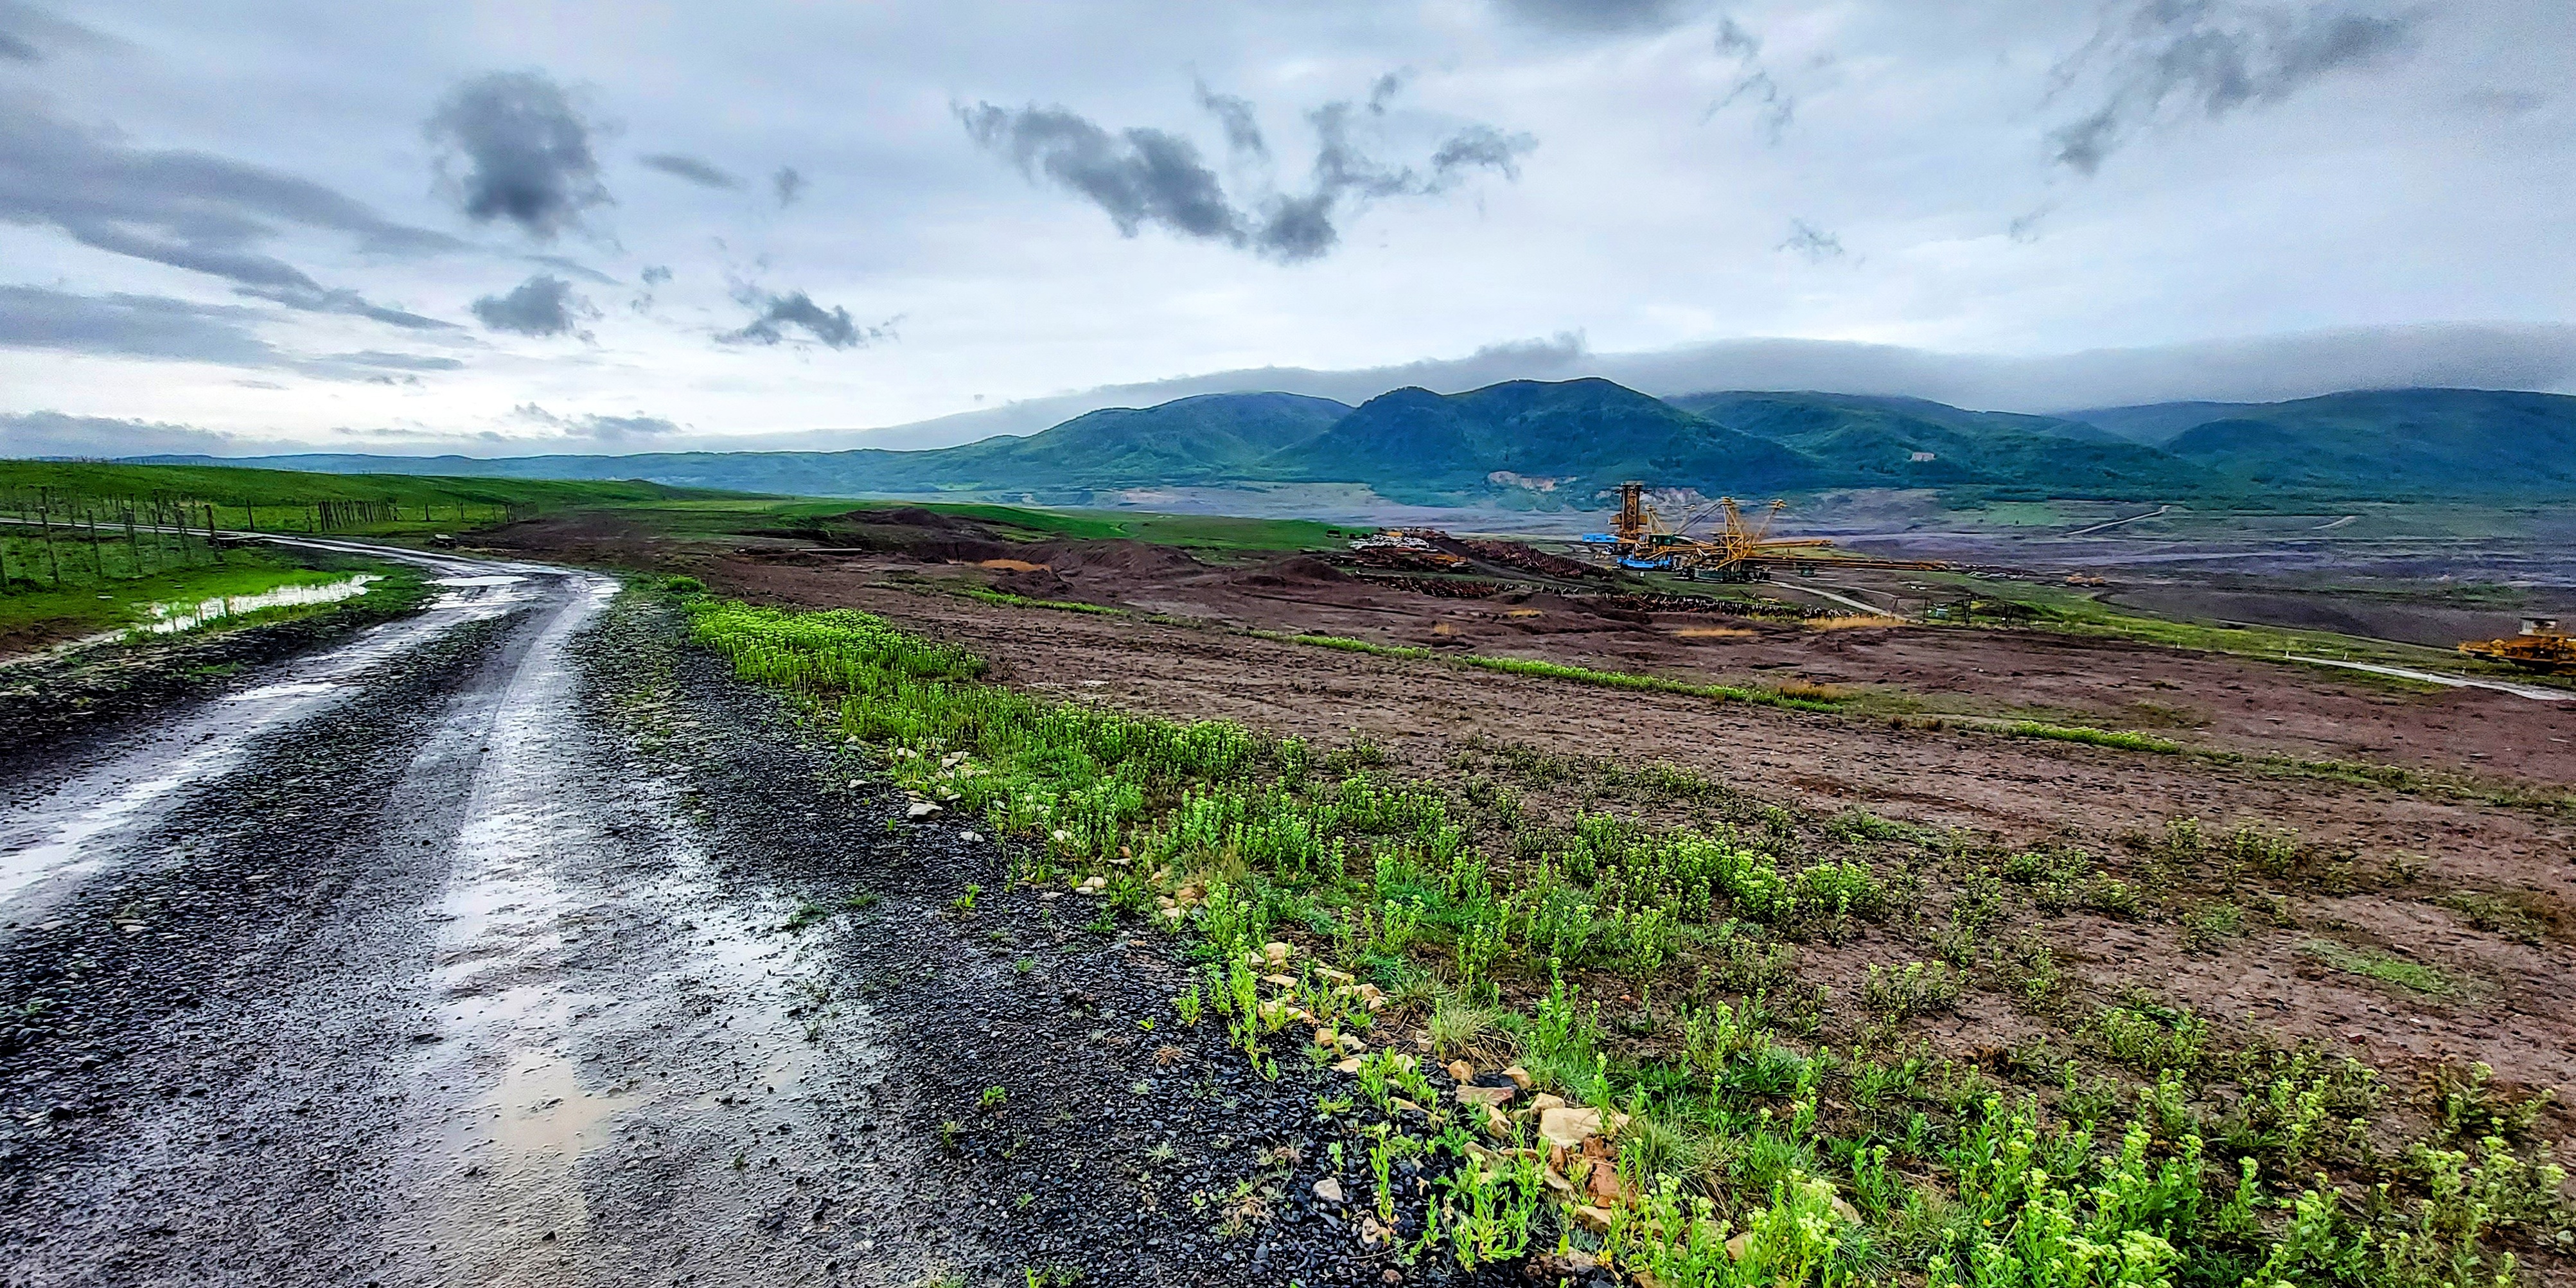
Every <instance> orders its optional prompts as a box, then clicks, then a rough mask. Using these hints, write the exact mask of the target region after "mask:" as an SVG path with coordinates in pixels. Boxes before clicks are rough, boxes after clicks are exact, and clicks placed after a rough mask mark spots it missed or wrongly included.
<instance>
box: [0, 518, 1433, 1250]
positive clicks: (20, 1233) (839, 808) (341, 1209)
mask: <svg viewBox="0 0 2576 1288" xmlns="http://www.w3.org/2000/svg"><path fill="white" fill-rule="evenodd" d="M369 553H374V554H378V555H380V556H383V557H408V558H414V559H416V560H423V561H426V562H428V563H430V564H431V565H432V566H433V568H434V569H435V571H436V572H437V573H438V574H439V576H440V577H441V580H442V587H443V591H444V594H443V595H442V596H441V597H440V598H439V599H438V600H437V601H436V603H435V605H434V606H432V607H431V608H429V609H428V610H426V611H424V612H422V613H420V614H417V615H415V616H413V617H410V618H406V619H402V620H397V621H393V622H389V623H386V624H383V625H379V626H375V627H370V628H368V629H366V630H364V631H362V632H360V633H359V634H357V635H355V636H354V637H351V638H348V639H346V640H343V641H341V642H339V643H336V644H333V645H331V646H328V647H326V648H323V649H320V650H318V651H313V652H307V653H304V654H302V655H301V656H297V657H293V658H290V659H287V660H285V661H282V662H277V663H273V664H269V665H265V666H262V667H256V668H251V669H249V670H246V671H245V672H244V673H243V674H242V675H240V676H238V677H236V679H235V681H234V682H233V683H232V684H231V686H230V687H229V688H228V689H225V690H222V691H220V692H218V693H216V694H214V695H212V696H210V697H206V698H203V699H201V700H197V701H194V702H193V703H191V704H188V705H183V706H180V707H177V708H174V709H171V710H168V711H166V712H163V713H162V714H161V715H160V717H159V718H157V719H154V720H147V721H142V722H139V723H138V722H136V721H133V720H126V721H124V722H122V723H121V724H119V725H116V726H114V727H110V728H103V729H100V730H97V731H94V733H93V734H92V735H89V736H87V737H85V738H83V739H76V740H70V741H67V742H65V743H64V744H63V745H62V746H60V747H58V748H52V749H49V750H47V751H46V752H45V753H44V754H43V755H41V756H33V757H31V756H27V755H24V754H20V755H18V756H17V757H16V760H17V762H18V763H19V764H20V765H21V766H22V767H21V768H20V769H18V770H16V771H14V772H13V773H12V774H11V775H9V776H8V778H7V781H6V783H5V785H0V1114H5V1118H0V1283H5V1284H8V1285H38V1284H45V1285H53V1284H84V1285H86V1284H177V1283H186V1284H207V1283H257V1284H306V1283H314V1284H320V1283H330V1284H382V1285H410V1284H478V1285H480V1284H567V1283H617V1284H632V1283H654V1284H661V1283H670V1284H680V1283H690V1284H732V1283H744V1284H750V1283H760V1284H798V1283H818V1284H819V1283H850V1284H873V1285H916V1284H945V1283H956V1284H961V1285H962V1284H970V1283H971V1284H986V1283H991V1284H1004V1283H1007V1284H1011V1285H1014V1286H1016V1288H1024V1285H1025V1284H1026V1283H1029V1282H1049V1283H1071V1282H1074V1281H1075V1280H1074V1278H1073V1276H1075V1275H1079V1276H1080V1281H1081V1282H1084V1283H1151V1284H1230V1283H1286V1282H1291V1281H1295V1282H1300V1283H1304V1284H1309V1285H1321V1284H1328V1283H1348V1284H1357V1283H1369V1284H1380V1283H1387V1282H1395V1281H1398V1280H1403V1281H1416V1282H1418V1281H1422V1280H1424V1279H1425V1277H1426V1272H1425V1271H1424V1270H1423V1269H1421V1268H1418V1267H1415V1268H1399V1267H1398V1265H1397V1264H1396V1262H1395V1261H1394V1260H1393V1259H1392V1254H1391V1253H1390V1252H1389V1251H1388V1250H1386V1249H1385V1248H1384V1247H1383V1246H1380V1247H1379V1248H1376V1249H1374V1250H1372V1249H1369V1248H1366V1247H1363V1246H1362V1245H1361V1244H1360V1243H1359V1242H1358V1241H1357V1240H1356V1239H1355V1238H1354V1236H1353V1230H1354V1226H1353V1224H1352V1221H1353V1220H1354V1219H1355V1218H1354V1216H1353V1214H1351V1213H1350V1212H1349V1210H1348V1209H1345V1208H1344V1207H1343V1206H1342V1205H1341V1204H1339V1203H1325V1202H1323V1201H1321V1200H1319V1199H1317V1198H1316V1197H1314V1184H1315V1182H1316V1181H1317V1180H1319V1179H1321V1178H1322V1177H1323V1176H1325V1175H1328V1174H1335V1173H1338V1174H1339V1175H1340V1176H1341V1178H1342V1184H1343V1186H1344V1188H1345V1190H1346V1191H1347V1192H1350V1193H1353V1194H1357V1193H1359V1192H1361V1191H1362V1189H1363V1187H1364V1184H1365V1182H1364V1175H1365V1164H1364V1162H1363V1159H1364V1156H1365V1149H1364V1147H1363V1146H1361V1145H1360V1144H1359V1143H1358V1142H1356V1141H1354V1142H1350V1145H1351V1148H1349V1149H1347V1150H1343V1149H1334V1150H1329V1151H1328V1150H1327V1149H1326V1148H1325V1146H1326V1144H1327V1142H1326V1141H1324V1140H1323V1139H1321V1137H1320V1135H1319V1130H1318V1127H1317V1123H1316V1115H1315V1103H1316V1091H1317V1088H1318V1087H1320V1086H1323V1085H1325V1083H1324V1082H1323V1079H1326V1078H1329V1077H1330V1076H1331V1075H1329V1074H1327V1073H1324V1072H1323V1071H1321V1070H1319V1069H1313V1068H1297V1069H1292V1070H1291V1071H1289V1072H1288V1074H1287V1075H1286V1076H1284V1077H1282V1078H1281V1079H1279V1080H1278V1081H1276V1082H1268V1081H1264V1080H1262V1079H1260V1078H1258V1077H1256V1076H1254V1075H1252V1074H1251V1073H1249V1072H1248V1070H1247V1068H1246V1066H1245V1065H1244V1062H1243V1061H1241V1060H1240V1058H1229V1057H1227V1056H1226V1054H1225V1053H1224V1050H1223V1047H1224V1042H1223V1036H1222V1034H1221V1033H1220V1032H1217V1031H1216V1030H1217V1029H1219V1028H1221V1026H1210V1025H1202V1026H1200V1031H1196V1032H1193V1031H1186V1030H1185V1031H1181V1032H1172V1031H1171V1023H1170V1020H1169V1018H1168V1017H1169V1014H1170V1001H1169V999H1170V998H1171V996H1172V995H1173V994H1174V993H1175V992H1177V991H1179V989H1180V987H1181V985H1182V982H1183V981H1184V980H1185V979H1186V972H1187V970H1188V969H1189V968H1188V966H1187V964H1186V963H1185V962H1183V961H1181V960H1179V959H1178V958H1177V956H1176V955H1175V949H1174V948H1173V947H1172V945H1171V941H1169V940H1167V939H1164V938H1163V937H1161V936H1151V937H1150V940H1151V942H1148V939H1149V937H1145V936H1143V935H1142V934H1141V932H1138V931H1134V930H1131V929H1129V928H1127V927H1125V926H1123V925H1122V924H1121V923H1119V922H1117V921H1116V920H1115V919H1114V918H1111V917H1109V916H1107V915H1105V914H1100V910H1099V909H1097V908H1095V907H1092V906H1090V905H1087V904H1084V906H1081V907H1079V908H1077V907H1076V906H1075V905H1077V904H1083V901H1082V900H1080V899H1076V898H1064V897H1063V896H1062V895H1061V894H1060V892H1039V891H1031V890H1027V889H1025V888H1019V889H1006V886H1007V884H1008V883H1007V882H1006V881H1005V880H1004V874H1005V872H1006V871H1007V868H1006V865H1005V862H1004V859H1003V856H1002V853H1001V851H1000V850H999V849H998V847H997V846H996V845H995V843H994V842H992V841H991V840H989V839H987V838H984V837H981V836H978V835H976V834H975V833H974V832H973V831H972V830H971V829H972V826H973V825H972V823H971V821H969V822H966V823H963V824H961V823H960V822H959V821H957V820H951V819H932V820H926V821H913V820H910V819H908V818H907V817H906V804H907V802H905V801H904V800H903V799H901V798H900V797H898V796H895V795H893V794H891V793H890V792H889V791H888V790H887V789H886V788H884V787H883V786H882V785H880V784H879V783H878V782H877V781H876V779H875V778H874V777H873V776H872V775H870V774H869V773H868V771H867V770H866V768H865V766H864V763H863V762H862V761H860V760H859V759H857V758H856V757H855V755H854V754H853V753H852V750H851V749H849V748H847V747H844V746H840V745H836V744H835V743H834V742H833V740H830V739H818V738H817V737H816V736H814V735H813V733H812V732H811V731H810V730H808V729H806V728H805V727H803V726H801V725H799V724H798V723H797V722H796V721H795V720H794V719H793V718H792V717H791V716H789V715H788V714H787V713H786V712H785V711H784V710H783V709H782V708H781V705H780V704H779V703H778V702H777V701H776V700H775V699H773V698H771V697H770V696H768V695H766V694H762V693H759V692H757V691H754V690H752V689H750V688H749V687H748V686H744V685H741V684H739V683H736V682H735V681H733V680H732V679H731V678H730V677H729V676H728V675H726V674H725V673H724V672H723V670H722V668H721V667H720V666H718V665H717V664H716V663H715V662H714V661H713V660H712V659H710V658H708V657H706V656H705V655H704V654H701V653H698V652H696V651H694V650H691V649H689V648H687V647H686V646H685V645H684V644H683V643H682V642H681V639H680V631H679V628H678V623H677V621H676V620H675V615H674V614H673V612H672V611H671V610H670V609H669V608H667V607H665V606H659V605H656V604H654V603H652V602H651V601H649V600H647V599H641V598H637V597H629V598H627V599H623V600H621V599H619V598H618V589H619V588H618V586H617V584H616V583H615V582H614V581H612V580H611V579H609V578H606V577H603V576H599V575H595V574H588V573H580V572H571V571H566V570H562V569H555V568H547V567H542V566H536V565H528V564H495V563H490V562H485V561H479V560H469V559H462V558H448V557H444V556H418V555H410V554H408V553H405V552H391V551H370V552H369ZM20 750H21V752H22V753H23V751H24V749H20ZM29 765H32V768H29V767H25V766H29ZM969 886H972V887H974V888H975V889H977V890H980V891H982V892H983V896H982V898H981V900H980V901H979V900H977V899H975V898H972V897H968V898H966V899H964V901H963V904H962V906H961V903H960V899H959V896H960V895H961V894H965V895H970V896H971V894H972V891H969V890H968V889H967V887H969ZM1058 900H1061V907H1059V904H1058V902H1057V901H1058ZM1059 914H1061V915H1059ZM1086 918H1088V919H1090V920H1089V922H1088V924H1085V919H1086ZM1157 1015H1160V1016H1163V1017H1165V1018H1164V1020H1163V1024H1164V1026H1165V1027H1164V1031H1163V1032H1159V1033H1158V1032H1155V1031H1154V1029H1153V1020H1154V1017H1156V1016H1157ZM1327 1188H1329V1187H1327ZM1410 1201H1411V1200H1409V1202H1410ZM1033 1272H1034V1273H1036V1274H1038V1275H1039V1276H1040V1278H1038V1279H1036V1280H1031V1279H1030V1278H1029V1276H1030V1275H1031V1274H1032V1273H1033ZM1390 1276H1394V1278H1390ZM1430 1277H1432V1278H1438V1276H1436V1275H1435V1276H1430Z"/></svg>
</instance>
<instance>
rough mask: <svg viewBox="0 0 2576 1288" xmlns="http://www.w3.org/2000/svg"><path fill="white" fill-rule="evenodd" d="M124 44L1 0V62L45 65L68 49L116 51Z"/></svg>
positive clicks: (76, 25) (15, 3) (29, 6)
mask: <svg viewBox="0 0 2576 1288" xmlns="http://www.w3.org/2000/svg"><path fill="white" fill-rule="evenodd" d="M122 43H123V42H121V41H117V40H113V39H111V38H109V37H106V36H102V35H100V34H98V33H97V32H95V31H92V30H90V29H89V28H87V27H83V26H80V25H79V24H77V23H70V22H65V21H63V20H62V19H60V18H57V17H55V16H54V15H52V14H50V13H47V12H45V11H44V10H42V9H39V8H36V7H35V6H33V5H26V4H19V3H17V0H0V59H6V60H7V61H10V62H17V63H41V62H43V61H45V59H46V57H47V56H48V55H50V54H52V53H57V52H60V51H62V50H66V49H72V50H83V51H87V50H102V49H114V48H117V47H118V46H119V45H121V44H122Z"/></svg>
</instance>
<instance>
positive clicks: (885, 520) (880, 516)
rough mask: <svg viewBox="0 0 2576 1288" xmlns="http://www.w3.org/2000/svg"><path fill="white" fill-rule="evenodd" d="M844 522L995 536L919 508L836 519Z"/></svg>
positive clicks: (982, 527)
mask: <svg viewBox="0 0 2576 1288" xmlns="http://www.w3.org/2000/svg"><path fill="white" fill-rule="evenodd" d="M832 518H833V520H834V521H836V522H840V523H864V524H867V525H869V526H871V527H884V528H919V529H922V530H923V531H927V532H956V533H967V534H972V535H974V536H979V537H989V536H991V535H993V530H992V529H991V528H990V527H987V526H986V525H984V524H981V523H977V522H976V521H974V520H973V519H961V518H958V517H957V516H956V515H953V514H941V513H939V512H938V511H936V510H925V509H923V508H921V507H920V506H917V505H903V506H897V507H895V508H894V509H891V510H852V511H850V512H849V513H847V514H837V515H834V516H832Z"/></svg>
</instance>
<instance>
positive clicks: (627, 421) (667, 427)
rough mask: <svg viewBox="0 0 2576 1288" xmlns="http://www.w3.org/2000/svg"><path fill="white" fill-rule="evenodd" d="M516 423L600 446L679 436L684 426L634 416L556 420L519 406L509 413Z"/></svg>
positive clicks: (551, 414)
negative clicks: (517, 421)
mask: <svg viewBox="0 0 2576 1288" xmlns="http://www.w3.org/2000/svg"><path fill="white" fill-rule="evenodd" d="M510 414H511V415H512V416H514V417H516V418H517V419H520V420H524V421H527V422H529V423H531V424H537V425H544V426H546V427H547V428H550V429H554V430H559V431H561V432H563V433H565V434H568V435H572V436H575V437H580V438H592V439H597V440H599V441H601V442H622V441H624V440H626V439H630V438H659V437H662V436H664V435H668V434H677V433H680V432H682V430H683V428H684V427H683V426H681V425H679V424H678V423H676V422H674V421H671V420H668V419H665V418H663V417H660V416H648V415H645V414H644V413H643V412H640V411H639V412H636V413H634V414H633V415H628V416H601V415H581V416H559V415H557V414H555V413H554V412H551V411H548V410H546V409H545V408H544V407H541V406H539V405H537V404H535V403H532V402H529V403H521V404H519V405H518V406H516V407H513V408H511V409H510Z"/></svg>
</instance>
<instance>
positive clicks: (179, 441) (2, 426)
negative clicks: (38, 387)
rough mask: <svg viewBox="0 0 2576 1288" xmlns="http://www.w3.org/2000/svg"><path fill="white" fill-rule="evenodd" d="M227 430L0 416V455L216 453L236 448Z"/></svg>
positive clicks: (51, 414)
mask: <svg viewBox="0 0 2576 1288" xmlns="http://www.w3.org/2000/svg"><path fill="white" fill-rule="evenodd" d="M239 445H240V444H239V442H238V441H237V440H236V439H234V437H233V436H232V435H230V434H221V433H217V432H215V431H213V430H207V429H198V428H196V427H195V426H192V425H171V424H164V423H160V422H157V421H147V420H121V419H113V418H110V417H106V416H70V415H65V414H64V413H62V412H58V411H29V412H15V413H9V414H0V457H16V458H26V457H72V458H76V459H87V460H106V459H109V458H110V457H111V456H151V455H220V454H222V453H224V452H227V451H232V450H235V449H237V448H238V447H239Z"/></svg>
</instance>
